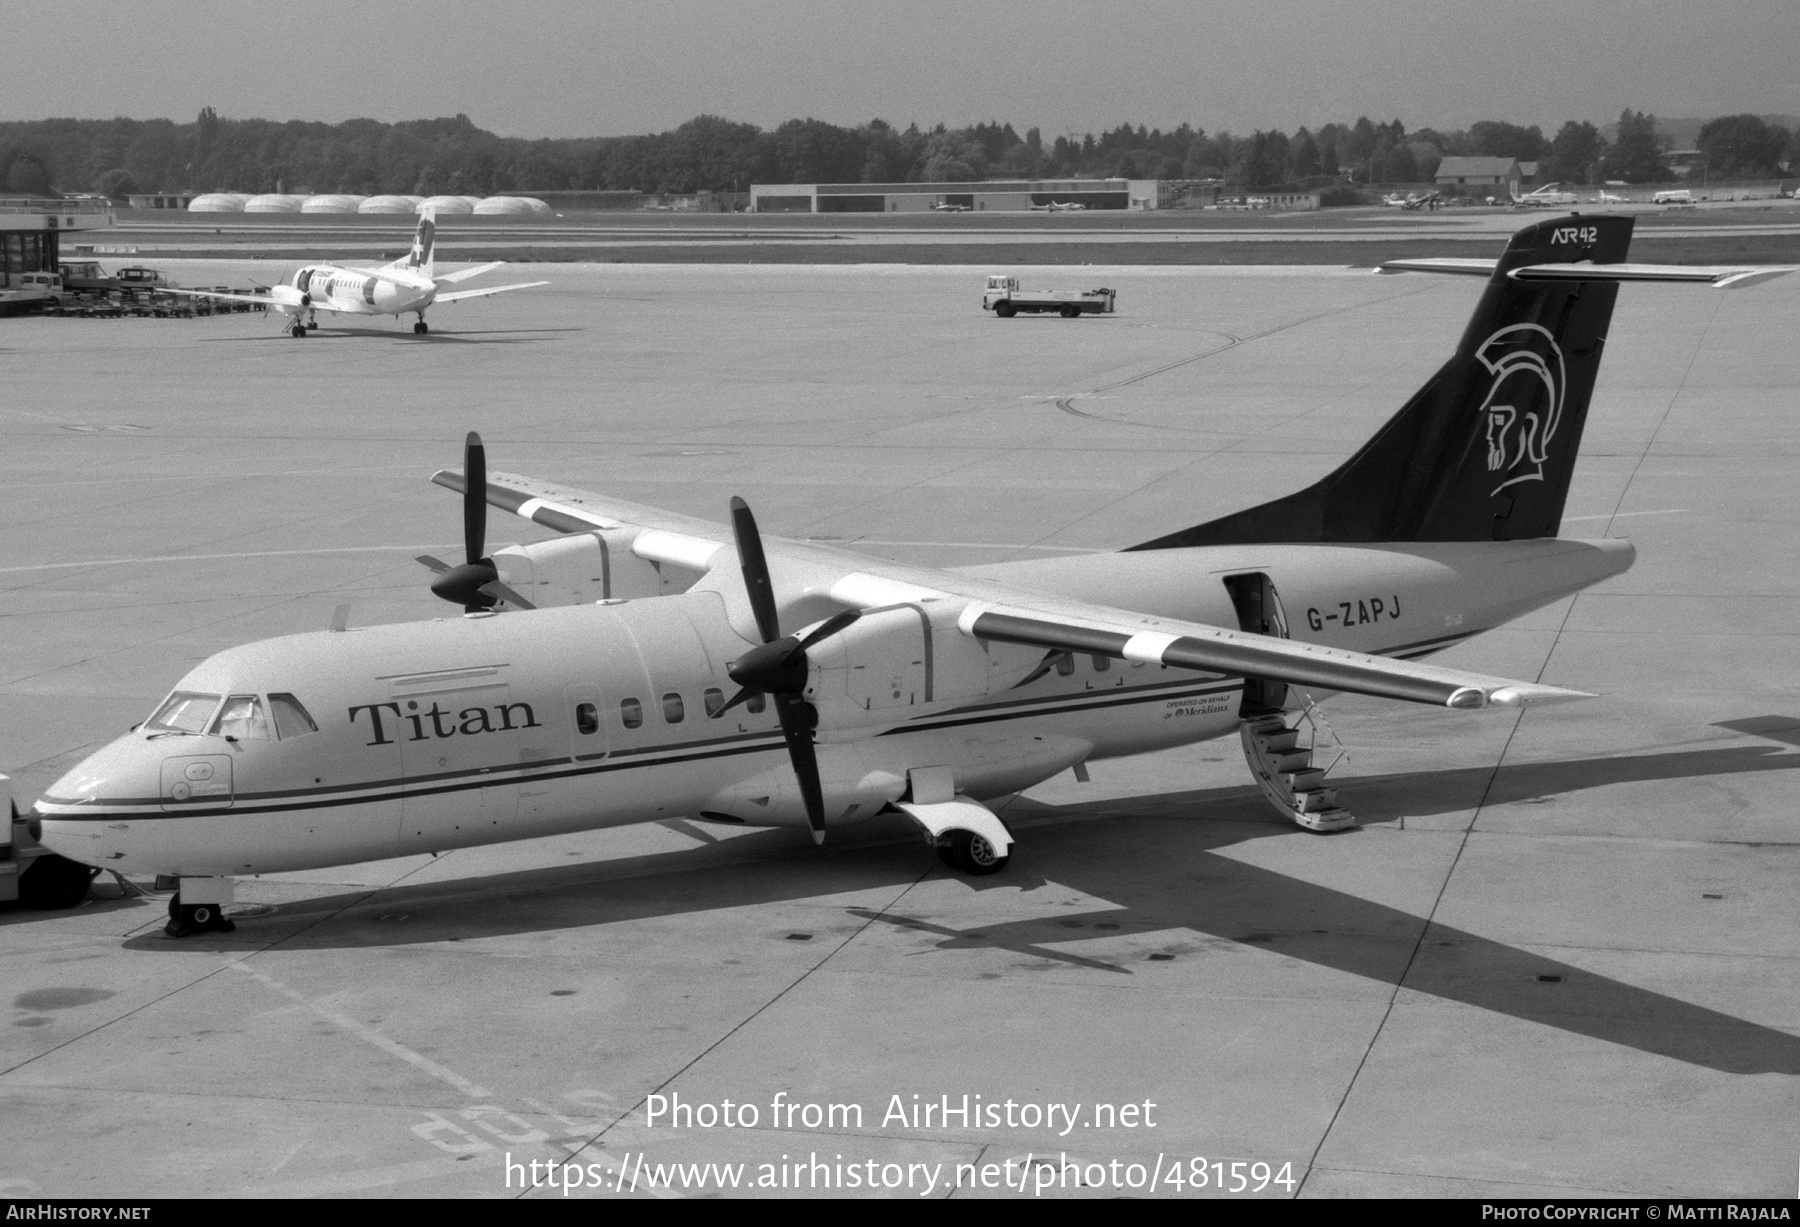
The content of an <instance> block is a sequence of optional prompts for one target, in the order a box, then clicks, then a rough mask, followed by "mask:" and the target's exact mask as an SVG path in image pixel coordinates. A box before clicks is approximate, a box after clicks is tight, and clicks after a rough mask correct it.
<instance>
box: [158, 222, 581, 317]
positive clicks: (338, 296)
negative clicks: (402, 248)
mask: <svg viewBox="0 0 1800 1227" xmlns="http://www.w3.org/2000/svg"><path fill="white" fill-rule="evenodd" d="M434 212H435V211H434V210H431V209H427V210H425V211H424V212H423V213H422V214H420V215H419V228H418V230H417V231H415V232H414V234H413V244H412V250H411V251H409V252H407V253H406V255H404V256H402V257H401V258H400V259H398V260H395V261H394V262H393V263H392V264H384V265H382V266H381V267H380V268H345V267H341V266H339V265H336V264H308V265H306V266H305V267H304V268H302V269H300V270H299V271H298V272H296V273H295V274H294V276H293V278H292V279H291V280H290V281H289V283H288V284H287V285H278V286H272V287H270V289H269V292H268V293H267V294H223V293H217V292H214V291H208V290H170V291H169V293H171V294H181V295H184V296H186V297H189V298H222V299H227V300H229V301H232V302H252V303H261V304H262V305H264V306H265V307H267V308H268V309H269V310H270V311H273V312H276V313H278V314H279V315H280V316H282V317H283V318H284V319H291V320H292V321H293V322H292V323H291V324H289V325H285V326H286V327H287V330H288V332H289V333H291V334H292V335H293V336H295V337H304V336H305V335H306V334H307V331H308V330H309V329H313V328H317V327H318V326H319V321H318V318H317V316H318V312H320V311H336V312H340V313H342V314H345V315H392V316H394V317H396V318H398V317H399V316H402V315H407V314H414V315H417V316H418V317H419V318H418V320H417V321H416V322H415V323H414V324H413V331H414V332H415V333H421V334H422V333H425V332H429V331H430V328H429V327H428V326H427V325H426V323H425V308H427V307H430V306H432V305H434V304H436V303H446V302H460V301H461V300H463V299H465V298H485V297H486V296H487V295H489V294H504V293H506V292H507V291H509V290H528V289H531V288H532V287H534V286H540V285H548V284H550V283H549V282H547V281H521V282H519V283H517V284H515V285H494V286H488V287H486V288H485V289H480V290H457V291H454V292H452V293H449V294H446V293H444V292H443V291H444V287H445V286H447V285H454V284H455V283H456V282H458V281H467V280H468V279H469V278H471V277H479V276H480V275H481V274H483V273H491V272H493V271H494V270H495V269H497V268H499V267H500V266H501V265H502V264H504V263H506V262H505V261H504V260H496V261H494V262H493V263H491V264H477V265H475V266H474V267H473V268H462V269H458V270H457V271H455V272H454V273H436V272H434V271H433V268H434V266H433V263H432V247H433V245H434V244H435V242H436V236H437V219H436V217H435V216H434Z"/></svg>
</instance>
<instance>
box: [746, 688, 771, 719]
mask: <svg viewBox="0 0 1800 1227" xmlns="http://www.w3.org/2000/svg"><path fill="white" fill-rule="evenodd" d="M768 705H769V700H768V699H767V698H766V697H764V695H763V694H762V692H761V691H758V692H757V693H755V694H753V695H751V696H750V697H749V698H747V699H745V700H744V710H745V711H747V712H749V713H751V714H752V715H756V716H760V715H762V714H763V709H764V708H766V707H768Z"/></svg>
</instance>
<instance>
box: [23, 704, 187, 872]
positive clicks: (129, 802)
mask: <svg viewBox="0 0 1800 1227" xmlns="http://www.w3.org/2000/svg"><path fill="white" fill-rule="evenodd" d="M163 757H164V756H163V754H162V752H161V751H160V750H159V749H158V748H157V746H156V743H153V742H150V741H148V740H147V739H146V737H145V735H144V734H142V733H131V734H128V735H126V736H124V737H121V738H119V739H118V740H116V741H114V742H112V743H111V744H110V745H107V746H104V747H102V748H101V749H99V750H97V751H95V752H94V753H93V754H90V755H88V757H87V758H85V759H83V760H82V761H81V762H80V764H78V765H77V766H76V767H75V768H74V770H72V771H70V772H68V773H67V774H66V775H64V776H63V777H62V778H61V779H59V780H57V781H56V783H54V784H52V785H51V786H50V788H49V790H48V791H47V792H45V794H44V795H43V796H41V797H39V798H38V800H37V803H36V804H35V805H34V806H33V810H34V817H33V819H32V822H31V828H32V831H33V834H34V837H35V838H36V839H37V840H38V842H40V843H42V844H43V845H44V846H45V847H46V848H48V849H50V850H51V851H52V852H54V853H56V854H57V855H59V856H66V857H68V858H69V859H70V860H72V861H80V862H82V863H83V864H86V865H101V866H104V867H106V868H112V869H121V870H123V869H126V868H129V867H130V866H128V865H125V864H123V863H122V862H124V861H126V860H128V858H129V855H130V848H129V841H130V834H131V826H132V821H131V820H132V818H133V817H136V816H138V815H143V816H146V817H148V816H150V815H153V814H156V813H159V812H160V811H161V805H160V800H161V798H160V796H159V787H158V779H159V773H160V764H161V761H162V759H163Z"/></svg>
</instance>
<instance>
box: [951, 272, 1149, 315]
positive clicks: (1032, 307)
mask: <svg viewBox="0 0 1800 1227" xmlns="http://www.w3.org/2000/svg"><path fill="white" fill-rule="evenodd" d="M1117 298H1118V291H1117V290H1107V289H1099V290H1034V291H1031V292H1030V293H1026V292H1025V291H1023V290H1021V289H1019V279H1018V278H1017V277H1008V276H1007V275H1006V274H1005V273H995V274H994V275H993V276H991V277H989V278H988V280H987V293H985V294H983V295H982V296H981V309H982V310H983V311H992V312H993V313H994V314H995V315H997V316H999V317H1000V318H1001V319H1011V318H1012V317H1013V316H1015V315H1017V314H1019V312H1021V311H1029V312H1033V313H1036V312H1039V311H1054V312H1056V313H1057V314H1058V315H1060V316H1062V317H1063V318H1064V319H1069V320H1072V319H1074V318H1075V317H1076V316H1078V315H1104V314H1110V313H1111V312H1112V310H1113V304H1114V301H1115V300H1116V299H1117Z"/></svg>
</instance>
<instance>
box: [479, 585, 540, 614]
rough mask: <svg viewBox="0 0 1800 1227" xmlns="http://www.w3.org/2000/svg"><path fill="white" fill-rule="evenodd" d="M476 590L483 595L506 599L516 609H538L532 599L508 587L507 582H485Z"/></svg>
mask: <svg viewBox="0 0 1800 1227" xmlns="http://www.w3.org/2000/svg"><path fill="white" fill-rule="evenodd" d="M475 591H477V592H479V593H481V594H482V595H483V596H491V597H493V598H495V599H496V600H501V601H505V602H506V603H507V604H508V605H511V606H512V607H513V608H514V609H536V608H537V606H536V605H533V604H532V603H531V602H530V601H528V600H526V599H525V598H524V597H522V596H520V595H519V594H518V593H517V592H514V591H513V590H512V589H511V588H508V587H507V586H506V585H505V584H503V583H501V582H500V581H499V580H495V581H494V582H493V583H491V584H483V585H481V587H479V588H477V589H476V590H475Z"/></svg>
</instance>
